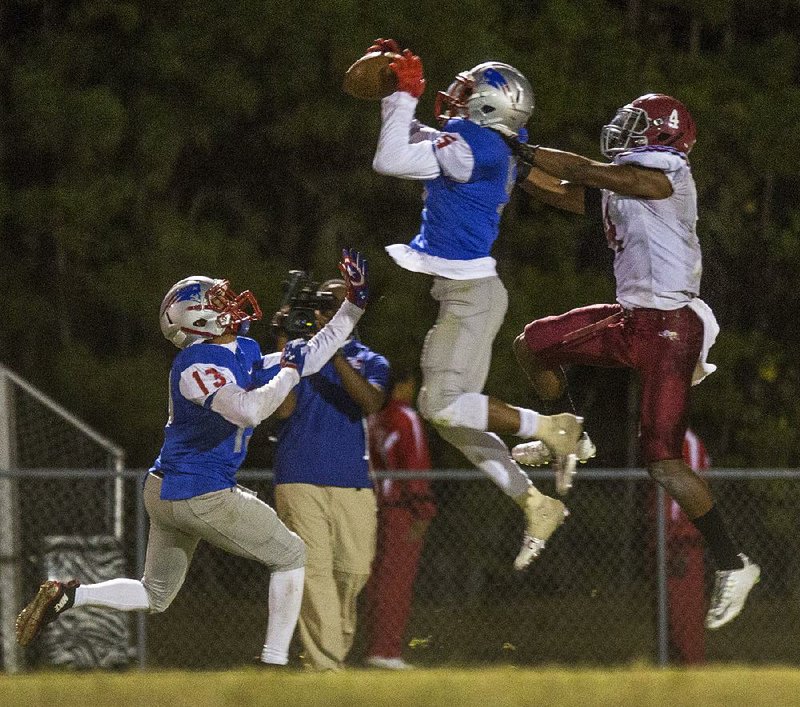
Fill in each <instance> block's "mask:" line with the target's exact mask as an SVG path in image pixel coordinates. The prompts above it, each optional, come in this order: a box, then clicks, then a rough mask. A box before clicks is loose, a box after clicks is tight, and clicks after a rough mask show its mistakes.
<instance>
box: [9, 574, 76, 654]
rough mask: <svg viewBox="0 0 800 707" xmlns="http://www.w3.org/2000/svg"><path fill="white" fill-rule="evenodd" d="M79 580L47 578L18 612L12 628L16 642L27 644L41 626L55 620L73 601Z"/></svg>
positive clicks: (36, 634)
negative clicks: (62, 580) (65, 580)
mask: <svg viewBox="0 0 800 707" xmlns="http://www.w3.org/2000/svg"><path fill="white" fill-rule="evenodd" d="M79 586H80V582H78V581H77V580H75V579H73V580H70V581H69V582H58V581H56V580H54V579H48V580H47V581H46V582H43V583H42V585H41V586H40V587H39V591H38V592H37V593H36V596H35V597H34V598H33V599H32V600H31V601H30V603H29V604H28V605H27V606H26V607H25V608H24V609H23V610H22V611H20V612H19V616H17V620H16V622H15V624H14V628H15V630H16V633H17V643H19V644H20V645H21V646H27V645H28V644H29V643H30V642H31V641H32V640H33V639H34V638H36V636H38V635H39V631H41V630H42V627H43V626H45V625H47V624H49V623H50V622H51V621H55V620H56V619H57V618H58V617H59V616H60V615H61V614H62V613H63V612H65V611H66V610H67V609H69V608H70V607H71V606H72V605H73V604H74V603H75V589H76V588H77V587H79Z"/></svg>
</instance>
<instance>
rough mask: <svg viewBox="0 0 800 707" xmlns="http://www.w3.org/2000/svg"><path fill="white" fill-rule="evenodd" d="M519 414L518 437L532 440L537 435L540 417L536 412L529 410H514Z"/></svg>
mask: <svg viewBox="0 0 800 707" xmlns="http://www.w3.org/2000/svg"><path fill="white" fill-rule="evenodd" d="M514 409H515V410H516V411H517V412H518V413H519V430H518V431H517V437H523V438H524V439H530V438H531V437H533V436H534V435H535V434H536V430H537V429H538V427H539V418H540V415H539V413H538V412H536V411H535V410H528V408H514Z"/></svg>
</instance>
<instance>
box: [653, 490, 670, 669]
mask: <svg viewBox="0 0 800 707" xmlns="http://www.w3.org/2000/svg"><path fill="white" fill-rule="evenodd" d="M665 500H666V493H665V491H664V488H663V487H662V486H661V485H660V484H656V607H657V610H656V615H657V629H656V638H657V641H658V664H659V665H660V666H661V667H662V668H663V667H666V666H667V665H668V664H669V605H668V603H667V514H666V508H665Z"/></svg>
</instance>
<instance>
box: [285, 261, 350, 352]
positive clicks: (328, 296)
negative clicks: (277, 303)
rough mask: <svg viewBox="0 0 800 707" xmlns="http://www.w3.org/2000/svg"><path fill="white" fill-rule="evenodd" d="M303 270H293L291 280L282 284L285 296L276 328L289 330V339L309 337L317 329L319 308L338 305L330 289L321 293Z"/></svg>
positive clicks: (328, 309)
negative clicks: (281, 314) (281, 313)
mask: <svg viewBox="0 0 800 707" xmlns="http://www.w3.org/2000/svg"><path fill="white" fill-rule="evenodd" d="M318 287H319V285H318V284H317V283H316V282H313V281H312V280H311V278H310V277H309V276H308V274H307V273H306V272H305V271H303V270H290V271H289V277H288V279H286V280H284V281H283V282H282V283H281V289H282V290H283V299H282V300H281V311H282V312H284V314H283V316H282V317H280V318H279V320H278V321H277V323H276V324H275V327H276V328H277V329H280V330H282V331H284V332H286V335H287V336H288V337H289V338H290V339H296V338H298V337H300V338H303V339H310V338H311V337H312V336H314V334H316V332H317V316H316V311H317V310H319V311H320V312H330V311H331V310H333V309H335V308H336V298H335V297H334V296H333V294H332V293H331V292H320V291H318V290H317V288H318Z"/></svg>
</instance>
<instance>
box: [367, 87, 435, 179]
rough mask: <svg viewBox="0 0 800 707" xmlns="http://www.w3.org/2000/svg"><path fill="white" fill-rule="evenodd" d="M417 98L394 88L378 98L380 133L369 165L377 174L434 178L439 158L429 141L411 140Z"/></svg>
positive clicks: (409, 177) (406, 177)
mask: <svg viewBox="0 0 800 707" xmlns="http://www.w3.org/2000/svg"><path fill="white" fill-rule="evenodd" d="M416 107H417V99H416V98H414V97H413V96H412V95H411V94H409V93H405V92H404V91H397V92H395V93H393V94H391V95H390V96H387V97H386V98H384V99H383V100H381V118H382V123H381V133H380V136H379V137H378V148H377V150H376V151H375V157H374V158H373V160H372V168H373V169H374V170H375V171H376V172H378V174H385V175H387V176H390V177H402V178H405V179H435V178H436V177H438V176H439V174H441V169H440V167H439V161H438V160H437V159H436V155H435V154H434V151H433V143H431V142H430V141H429V140H423V141H421V142H413V143H412V142H411V132H410V130H411V128H412V121H413V119H414V110H415V109H416Z"/></svg>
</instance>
